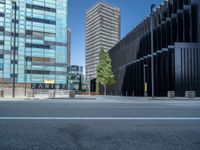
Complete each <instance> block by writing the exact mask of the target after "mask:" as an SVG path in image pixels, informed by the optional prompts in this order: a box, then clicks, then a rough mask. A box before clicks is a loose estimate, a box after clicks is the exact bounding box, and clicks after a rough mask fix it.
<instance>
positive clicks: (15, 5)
mask: <svg viewBox="0 0 200 150" xmlns="http://www.w3.org/2000/svg"><path fill="white" fill-rule="evenodd" d="M11 2H12V5H13V6H14V46H13V47H14V49H13V93H12V97H15V54H16V15H17V3H16V2H15V1H11Z"/></svg>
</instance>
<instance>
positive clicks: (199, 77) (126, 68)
mask: <svg viewBox="0 0 200 150" xmlns="http://www.w3.org/2000/svg"><path fill="white" fill-rule="evenodd" d="M152 15H153V41H154V47H153V49H154V53H153V56H154V80H155V90H154V91H155V95H156V96H167V92H168V91H175V93H176V96H184V93H185V91H190V90H193V91H196V93H197V95H198V96H200V1H199V0H168V1H165V2H164V3H163V4H162V5H160V7H158V8H156V9H155V10H154V12H153V14H152ZM109 54H110V57H111V59H112V67H113V72H114V74H115V77H116V80H117V83H116V84H115V85H114V86H112V87H109V89H108V93H107V94H113V95H127V96H132V95H135V96H143V95H144V87H145V86H144V79H145V80H146V82H147V87H146V88H147V94H148V96H150V95H151V56H152V53H151V32H150V16H148V17H146V18H145V19H144V20H143V21H142V22H141V23H140V24H139V25H138V26H136V27H135V28H134V29H133V30H132V31H131V32H130V33H129V34H128V35H127V36H125V37H124V38H123V39H122V40H121V41H120V42H119V43H118V44H116V45H115V46H114V47H113V48H112V49H111V50H110V51H109Z"/></svg>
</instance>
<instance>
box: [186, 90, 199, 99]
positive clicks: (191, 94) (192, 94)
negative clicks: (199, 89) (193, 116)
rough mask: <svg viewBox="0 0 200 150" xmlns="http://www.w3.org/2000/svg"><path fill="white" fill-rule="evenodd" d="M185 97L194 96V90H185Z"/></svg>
mask: <svg viewBox="0 0 200 150" xmlns="http://www.w3.org/2000/svg"><path fill="white" fill-rule="evenodd" d="M185 97H186V98H195V97H196V93H195V91H185Z"/></svg>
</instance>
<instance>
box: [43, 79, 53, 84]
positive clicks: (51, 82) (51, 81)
mask: <svg viewBox="0 0 200 150" xmlns="http://www.w3.org/2000/svg"><path fill="white" fill-rule="evenodd" d="M44 83H47V84H54V83H55V80H44Z"/></svg>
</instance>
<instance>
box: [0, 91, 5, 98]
mask: <svg viewBox="0 0 200 150" xmlns="http://www.w3.org/2000/svg"><path fill="white" fill-rule="evenodd" d="M0 97H4V91H3V90H2V89H0Z"/></svg>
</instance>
